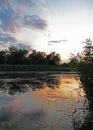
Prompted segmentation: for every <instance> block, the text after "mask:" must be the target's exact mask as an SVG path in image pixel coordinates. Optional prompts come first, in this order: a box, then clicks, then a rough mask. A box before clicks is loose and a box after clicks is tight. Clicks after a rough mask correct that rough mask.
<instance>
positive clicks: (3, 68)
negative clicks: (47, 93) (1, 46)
mask: <svg viewBox="0 0 93 130" xmlns="http://www.w3.org/2000/svg"><path fill="white" fill-rule="evenodd" d="M0 71H76V70H75V69H73V68H70V67H63V66H62V65H0Z"/></svg>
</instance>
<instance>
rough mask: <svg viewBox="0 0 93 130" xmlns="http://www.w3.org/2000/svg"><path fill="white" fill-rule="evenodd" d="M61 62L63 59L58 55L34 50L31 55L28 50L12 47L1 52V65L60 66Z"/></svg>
mask: <svg viewBox="0 0 93 130" xmlns="http://www.w3.org/2000/svg"><path fill="white" fill-rule="evenodd" d="M60 62H61V57H60V55H59V54H58V53H55V52H51V53H49V54H46V53H45V52H41V51H36V50H33V51H32V52H31V53H30V54H29V51H28V50H23V49H17V48H16V47H14V46H12V47H9V48H8V50H1V51H0V64H12V65H16V64H20V65H22V64H27V65H30V64H31V65H37V64H39V65H58V64H60Z"/></svg>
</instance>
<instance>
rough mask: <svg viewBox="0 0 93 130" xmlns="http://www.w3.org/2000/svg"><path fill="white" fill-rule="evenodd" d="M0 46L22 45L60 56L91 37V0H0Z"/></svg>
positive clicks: (92, 15) (76, 49)
mask: <svg viewBox="0 0 93 130" xmlns="http://www.w3.org/2000/svg"><path fill="white" fill-rule="evenodd" d="M0 31H1V32H0V47H1V48H4V47H9V46H11V45H14V46H20V47H21V46H22V48H23V47H24V48H30V49H36V50H40V51H45V52H47V53H49V52H51V51H55V52H57V53H60V55H61V56H62V58H63V59H66V58H68V57H69V55H70V53H71V52H72V53H77V52H80V51H81V50H82V46H83V44H82V41H84V40H85V39H86V38H89V37H90V38H91V40H93V0H0Z"/></svg>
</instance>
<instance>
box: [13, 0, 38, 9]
mask: <svg viewBox="0 0 93 130" xmlns="http://www.w3.org/2000/svg"><path fill="white" fill-rule="evenodd" d="M15 2H16V4H17V6H18V7H19V8H21V9H26V8H27V7H30V8H34V7H36V3H34V2H33V1H32V0H15Z"/></svg>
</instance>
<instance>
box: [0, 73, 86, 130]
mask: <svg viewBox="0 0 93 130" xmlns="http://www.w3.org/2000/svg"><path fill="white" fill-rule="evenodd" d="M86 108H87V100H86V97H85V93H84V91H83V89H82V84H81V82H80V79H79V76H78V75H77V74H62V73H53V72H52V73H50V72H38V73H37V72H32V73H30V74H28V75H26V74H21V75H19V76H17V77H15V76H14V75H13V74H12V75H11V74H10V75H9V74H8V75H7V74H5V73H4V75H1V78H0V130H74V127H79V126H80V125H81V124H82V123H83V122H84V118H85V116H86V115H87V110H86Z"/></svg>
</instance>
